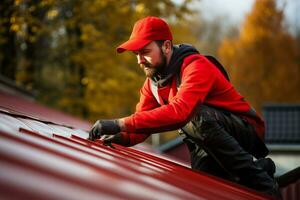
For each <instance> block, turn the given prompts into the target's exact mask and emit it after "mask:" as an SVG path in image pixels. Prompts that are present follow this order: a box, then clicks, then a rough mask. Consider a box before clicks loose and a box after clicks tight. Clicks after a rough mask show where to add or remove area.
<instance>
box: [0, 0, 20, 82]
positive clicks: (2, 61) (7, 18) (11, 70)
mask: <svg viewBox="0 0 300 200" xmlns="http://www.w3.org/2000/svg"><path fill="white" fill-rule="evenodd" d="M13 6H14V1H12V0H4V1H3V2H2V3H1V4H0V74H1V75H2V76H6V77H7V78H9V79H11V80H15V74H16V59H12V58H15V57H16V49H15V47H16V44H15V43H16V34H15V32H14V31H12V30H11V29H10V27H12V24H13V23H14V21H13V20H12V15H13Z"/></svg>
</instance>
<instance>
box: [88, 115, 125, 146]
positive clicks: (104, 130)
mask: <svg viewBox="0 0 300 200" xmlns="http://www.w3.org/2000/svg"><path fill="white" fill-rule="evenodd" d="M120 132H121V128H120V125H119V120H117V119H115V120H98V121H96V123H95V124H94V125H93V127H92V129H91V130H90V132H89V140H92V141H94V140H96V139H100V137H101V136H102V135H115V134H117V133H120Z"/></svg>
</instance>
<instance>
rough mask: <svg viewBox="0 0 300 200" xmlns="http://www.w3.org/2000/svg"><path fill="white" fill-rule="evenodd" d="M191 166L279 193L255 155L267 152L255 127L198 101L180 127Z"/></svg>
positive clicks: (273, 181)
mask: <svg viewBox="0 0 300 200" xmlns="http://www.w3.org/2000/svg"><path fill="white" fill-rule="evenodd" d="M182 133H183V134H184V137H185V138H184V142H185V143H186V144H187V146H188V148H189V151H190V153H191V162H192V163H191V166H192V168H193V169H194V170H199V171H204V172H207V173H209V174H212V175H215V176H218V177H222V178H224V179H228V180H231V181H234V182H237V183H239V184H242V185H244V186H247V187H249V188H252V189H255V190H257V191H261V192H264V193H267V194H270V195H272V196H275V197H280V195H279V191H278V185H277V183H276V181H275V180H274V178H272V177H271V176H269V175H268V173H267V172H266V171H265V169H264V168H263V167H262V166H260V165H258V164H257V163H256V162H255V159H254V157H256V158H262V157H265V156H266V155H267V154H268V150H267V148H266V146H265V144H264V143H263V142H262V141H261V139H260V138H259V137H258V136H257V134H256V133H255V129H254V128H253V127H252V126H251V125H250V124H248V123H247V122H246V121H245V120H243V119H241V118H240V117H238V116H237V115H234V114H232V113H230V112H227V111H223V110H218V109H216V108H212V107H209V106H205V105H201V106H200V107H199V110H198V112H197V114H196V115H195V117H193V118H192V120H191V121H190V122H189V123H188V124H187V125H186V126H185V127H183V128H182Z"/></svg>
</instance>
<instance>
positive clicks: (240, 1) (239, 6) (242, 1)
mask: <svg viewBox="0 0 300 200" xmlns="http://www.w3.org/2000/svg"><path fill="white" fill-rule="evenodd" d="M254 2H255V0H200V1H196V3H195V6H193V8H197V9H199V10H201V11H202V12H201V13H202V14H203V16H204V17H205V18H207V19H210V18H214V17H217V16H225V17H226V18H228V20H230V22H231V23H234V24H240V23H242V22H243V19H244V17H245V16H246V14H247V13H248V12H249V11H250V10H251V7H252V5H253V3H254ZM284 4H285V9H284V10H285V15H286V19H287V23H288V24H289V25H290V26H291V29H296V27H297V28H298V29H300V12H299V10H300V1H299V0H277V5H278V6H279V8H282V7H283V5H284ZM297 11H298V12H297Z"/></svg>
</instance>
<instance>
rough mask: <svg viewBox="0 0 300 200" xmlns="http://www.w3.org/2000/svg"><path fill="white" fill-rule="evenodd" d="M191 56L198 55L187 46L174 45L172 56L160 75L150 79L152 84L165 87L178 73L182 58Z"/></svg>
mask: <svg viewBox="0 0 300 200" xmlns="http://www.w3.org/2000/svg"><path fill="white" fill-rule="evenodd" d="M192 54H199V52H198V50H197V49H196V48H195V47H193V46H191V45H188V44H179V45H174V46H173V54H172V57H171V60H170V62H169V64H168V65H167V66H166V67H165V68H164V69H163V70H162V72H161V73H159V74H158V75H157V76H155V77H154V78H153V79H151V80H152V81H153V83H154V84H155V85H157V86H158V87H162V86H165V85H167V84H168V83H169V82H170V81H171V80H172V77H173V76H174V75H175V74H177V73H179V72H180V68H181V65H182V63H183V60H184V58H185V57H187V56H189V55H192Z"/></svg>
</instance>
